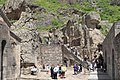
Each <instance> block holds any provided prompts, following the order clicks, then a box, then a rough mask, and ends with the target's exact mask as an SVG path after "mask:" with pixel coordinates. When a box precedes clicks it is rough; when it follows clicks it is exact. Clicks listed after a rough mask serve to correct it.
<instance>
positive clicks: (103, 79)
mask: <svg viewBox="0 0 120 80" xmlns="http://www.w3.org/2000/svg"><path fill="white" fill-rule="evenodd" d="M88 80H111V79H110V77H109V76H108V74H107V73H105V72H101V71H100V70H95V71H94V72H93V71H91V72H90V76H89V78H88Z"/></svg>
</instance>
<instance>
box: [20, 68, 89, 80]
mask: <svg viewBox="0 0 120 80" xmlns="http://www.w3.org/2000/svg"><path fill="white" fill-rule="evenodd" d="M21 77H22V79H20V80H53V79H51V77H50V73H48V74H47V73H46V72H39V73H38V75H37V76H31V75H27V76H26V75H22V76H21ZM65 77H66V78H64V79H61V78H59V77H58V79H57V80H88V77H89V72H88V71H87V70H86V69H84V70H83V71H82V72H81V73H79V74H77V75H73V68H68V69H67V72H66V76H65Z"/></svg>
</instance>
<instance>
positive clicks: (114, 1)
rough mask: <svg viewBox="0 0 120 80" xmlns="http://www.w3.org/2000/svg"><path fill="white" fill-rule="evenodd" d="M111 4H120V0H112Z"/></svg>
mask: <svg viewBox="0 0 120 80" xmlns="http://www.w3.org/2000/svg"><path fill="white" fill-rule="evenodd" d="M110 4H111V5H118V6H120V0H112V2H111V3H110Z"/></svg>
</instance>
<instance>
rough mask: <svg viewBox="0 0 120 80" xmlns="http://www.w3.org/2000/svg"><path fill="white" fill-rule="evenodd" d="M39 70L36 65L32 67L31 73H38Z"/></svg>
mask: <svg viewBox="0 0 120 80" xmlns="http://www.w3.org/2000/svg"><path fill="white" fill-rule="evenodd" d="M37 72H38V69H37V67H36V66H35V65H34V66H33V67H32V69H31V75H35V74H37Z"/></svg>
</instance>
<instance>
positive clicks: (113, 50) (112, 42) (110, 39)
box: [103, 21, 120, 80]
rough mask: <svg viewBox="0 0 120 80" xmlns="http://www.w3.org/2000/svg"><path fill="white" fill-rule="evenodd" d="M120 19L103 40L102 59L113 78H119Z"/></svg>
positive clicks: (117, 79)
mask: <svg viewBox="0 0 120 80" xmlns="http://www.w3.org/2000/svg"><path fill="white" fill-rule="evenodd" d="M119 43H120V21H118V22H116V23H114V24H113V26H112V27H111V29H110V31H109V33H108V35H107V36H106V38H105V40H104V42H103V54H104V60H105V63H106V65H107V70H108V71H107V72H108V74H109V76H110V77H111V78H112V79H113V80H114V79H116V80H119V79H120V77H119V76H120V74H119V72H120V62H119V58H120V55H119V52H120V44H119Z"/></svg>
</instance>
